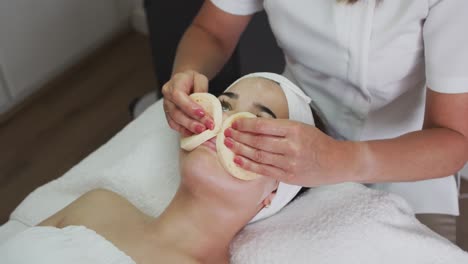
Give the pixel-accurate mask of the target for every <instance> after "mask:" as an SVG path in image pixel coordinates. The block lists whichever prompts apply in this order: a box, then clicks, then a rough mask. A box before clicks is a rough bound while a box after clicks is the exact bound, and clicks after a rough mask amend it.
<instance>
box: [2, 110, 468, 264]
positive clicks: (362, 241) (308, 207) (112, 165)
mask: <svg viewBox="0 0 468 264" xmlns="http://www.w3.org/2000/svg"><path fill="white" fill-rule="evenodd" d="M177 154H178V137H177V135H176V134H175V133H173V132H172V131H170V130H169V128H168V127H167V125H166V122H165V119H164V113H163V110H162V101H159V102H158V103H156V104H155V105H153V106H152V107H150V108H149V109H148V110H147V111H146V112H145V113H144V114H143V115H142V116H140V117H139V118H138V119H137V120H136V121H134V122H132V123H131V124H130V125H129V126H127V127H126V128H125V129H124V130H122V131H121V132H120V133H119V134H118V135H117V136H115V137H114V138H113V139H112V140H111V141H109V142H108V143H107V144H105V145H104V146H102V147H101V148H100V149H99V150H97V151H96V152H94V153H93V154H92V155H90V156H89V157H87V158H86V159H85V160H83V161H82V162H81V163H80V164H78V165H77V166H75V167H74V168H73V169H71V170H70V171H69V172H67V173H66V174H65V175H64V176H62V177H61V178H59V179H57V180H55V181H52V182H50V183H48V184H46V185H44V186H42V187H40V188H38V189H37V190H35V191H34V192H32V193H31V194H30V195H29V196H28V197H27V198H26V199H25V200H24V201H23V202H22V203H21V204H20V205H19V206H18V208H17V209H16V210H15V211H14V212H13V213H12V215H11V219H12V222H10V223H13V222H15V223H16V222H21V223H23V224H25V225H26V226H33V225H36V224H37V223H39V222H40V221H42V220H44V219H45V218H47V217H49V216H50V215H52V214H54V213H55V212H56V211H58V210H60V209H61V208H63V207H65V206H66V205H67V204H69V203H70V202H72V201H73V200H74V199H76V198H78V197H79V196H80V195H81V194H83V193H85V192H87V191H89V190H91V189H94V188H98V187H100V188H107V189H110V190H113V191H115V192H117V193H119V194H121V195H123V196H124V197H126V198H127V199H129V201H131V202H132V203H133V204H135V205H136V206H137V207H138V208H140V209H141V210H143V211H144V212H145V213H147V214H149V215H153V216H157V215H158V214H159V213H161V211H162V210H163V209H164V208H165V207H166V206H167V205H168V203H169V201H170V200H171V198H172V196H173V195H174V194H175V191H176V188H177V186H178V183H179V177H178V160H177V157H178V155H177ZM9 226H12V225H10V224H7V225H5V226H4V227H2V228H0V237H1V234H5V233H8V231H9V230H6V229H7V228H9ZM0 243H1V241H0ZM232 263H242V264H249V263H252V264H253V263H256V264H259V263H269V264H270V263H297V264H300V263H334V264H337V263H360V264H365V263H373V264H374V263H392V264H394V263H455V264H456V263H460V264H461V263H465V264H466V263H468V254H466V253H465V252H463V251H462V250H460V249H459V248H457V247H456V246H454V245H452V244H451V243H450V242H449V241H447V240H445V239H443V238H441V237H440V236H438V235H436V234H435V233H433V232H432V231H430V230H429V229H427V228H426V227H425V226H423V225H422V224H420V223H419V222H417V220H416V219H415V218H414V217H413V215H412V212H411V209H410V208H409V206H408V205H407V204H406V202H405V201H404V200H403V199H401V198H400V197H397V196H395V195H391V194H387V193H384V192H380V191H376V190H370V189H368V188H366V187H364V186H362V185H359V184H352V183H347V184H339V185H334V186H327V187H321V188H316V189H312V190H311V191H309V193H307V194H306V195H304V196H303V197H301V198H299V199H298V200H296V201H294V202H293V203H292V204H291V205H289V206H287V207H286V208H284V209H283V210H282V211H281V212H280V213H278V214H276V215H274V216H272V217H271V218H268V219H266V220H263V221H260V222H257V223H255V224H252V225H249V226H247V227H246V228H245V229H244V230H243V231H242V232H241V233H240V234H239V235H238V237H237V238H236V240H235V241H234V242H233V244H232Z"/></svg>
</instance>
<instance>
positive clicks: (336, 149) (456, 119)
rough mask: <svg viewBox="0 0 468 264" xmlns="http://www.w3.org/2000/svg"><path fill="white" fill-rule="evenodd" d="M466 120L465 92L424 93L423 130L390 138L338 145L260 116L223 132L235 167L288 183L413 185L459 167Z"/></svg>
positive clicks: (465, 155) (466, 140)
mask: <svg viewBox="0 0 468 264" xmlns="http://www.w3.org/2000/svg"><path fill="white" fill-rule="evenodd" d="M467 117H468V93H464V94H441V93H437V92H434V91H431V90H430V89H428V91H427V99H426V115H425V122H424V128H423V129H422V130H421V131H416V132H412V133H408V134H405V135H402V136H400V137H397V138H394V139H386V140H374V141H364V142H352V141H337V140H334V139H332V138H331V137H329V136H327V135H325V134H324V133H323V132H321V131H319V130H318V129H316V128H315V127H312V126H309V125H305V124H300V123H297V122H293V121H289V120H268V119H264V118H254V119H241V120H238V121H236V122H234V123H233V128H232V129H229V130H228V131H226V133H225V134H227V136H229V137H232V139H233V140H234V141H235V143H234V146H233V147H232V150H233V151H234V152H235V153H236V154H237V155H236V157H235V159H234V161H235V162H236V163H238V165H239V166H241V167H243V168H245V169H247V170H250V171H253V172H256V173H259V174H262V175H265V176H270V177H273V178H276V179H278V180H280V181H284V182H288V183H292V184H298V185H303V186H317V185H323V184H333V183H340V182H347V181H354V182H363V183H376V182H399V181H415V180H423V179H431V178H437V177H443V176H448V175H451V174H453V173H454V172H457V171H458V170H460V169H461V168H462V167H463V165H464V164H465V163H466V162H467V159H468V119H467ZM246 132H247V133H246Z"/></svg>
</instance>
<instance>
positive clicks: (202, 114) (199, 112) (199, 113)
mask: <svg viewBox="0 0 468 264" xmlns="http://www.w3.org/2000/svg"><path fill="white" fill-rule="evenodd" d="M195 114H196V115H197V116H199V117H204V116H205V112H204V111H203V110H201V109H197V110H195Z"/></svg>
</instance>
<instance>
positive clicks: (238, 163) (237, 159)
mask: <svg viewBox="0 0 468 264" xmlns="http://www.w3.org/2000/svg"><path fill="white" fill-rule="evenodd" d="M234 163H236V164H237V165H239V166H242V159H241V158H240V157H235V158H234Z"/></svg>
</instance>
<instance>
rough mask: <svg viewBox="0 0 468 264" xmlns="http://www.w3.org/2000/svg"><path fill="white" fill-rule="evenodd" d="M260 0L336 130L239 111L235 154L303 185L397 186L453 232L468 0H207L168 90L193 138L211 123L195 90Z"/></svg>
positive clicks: (424, 215) (465, 134) (300, 79)
mask: <svg viewBox="0 0 468 264" xmlns="http://www.w3.org/2000/svg"><path fill="white" fill-rule="evenodd" d="M261 9H265V11H266V12H267V14H268V18H269V22H270V25H271V28H272V30H273V32H274V35H275V37H276V39H277V42H278V44H279V46H280V47H281V48H282V49H283V52H284V54H285V59H286V68H285V71H284V74H283V75H284V76H286V77H287V78H288V79H290V80H291V81H293V82H294V83H296V84H297V85H298V86H299V87H301V88H302V89H303V90H304V92H305V93H306V94H307V95H309V97H311V98H312V103H311V107H312V108H313V109H314V110H315V112H316V113H317V114H318V115H319V116H320V118H321V119H322V120H323V123H324V124H325V127H326V132H327V133H326V134H325V133H323V132H321V131H319V130H318V129H316V128H315V127H312V126H308V125H305V124H301V123H297V122H294V121H289V120H270V119H264V118H258V119H244V120H240V121H238V122H236V123H234V124H233V127H232V128H231V129H229V130H228V131H227V132H226V135H227V136H228V138H227V139H226V141H225V144H226V145H227V146H228V147H230V148H231V149H232V150H233V151H234V152H235V153H236V154H237V155H236V157H235V162H236V163H237V164H238V165H239V166H241V167H243V168H246V169H248V170H251V171H254V172H257V173H260V174H262V175H265V176H268V177H273V178H276V179H278V180H280V181H285V182H288V183H292V184H297V185H303V186H319V185H325V184H334V183H340V182H348V181H353V182H361V183H367V184H370V186H372V187H374V188H379V189H384V190H388V191H390V192H393V193H396V194H398V195H400V196H402V197H404V198H405V199H406V200H407V201H408V202H409V203H410V205H411V206H412V207H413V209H414V211H415V213H416V214H417V217H418V219H419V220H420V221H421V222H423V223H424V224H426V225H427V226H429V227H430V228H432V229H433V230H434V231H436V232H438V233H440V234H441V235H443V236H445V237H446V238H447V239H449V240H451V241H455V239H456V238H455V235H456V230H455V226H456V225H455V219H456V215H458V213H459V212H458V199H457V194H458V191H457V185H456V179H455V177H453V174H454V173H456V172H457V171H458V170H459V169H460V168H462V167H463V165H464V164H465V163H466V162H467V157H468V45H467V43H468V34H466V27H467V26H468V1H466V0H425V1H424V0H417V1H407V0H380V1H379V0H345V1H333V0H318V1H310V0H295V1H284V0H211V1H209V0H207V1H205V3H204V5H203V7H202V9H201V10H200V12H199V14H198V16H197V17H196V18H195V20H194V21H193V23H192V25H191V26H190V27H189V28H188V30H187V31H186V33H185V35H184V36H183V38H182V41H181V43H180V44H179V47H178V51H177V56H176V61H175V65H174V70H173V77H172V79H171V80H170V81H169V82H168V83H166V84H165V85H164V87H163V94H164V108H165V111H166V117H167V120H168V123H169V125H170V126H171V128H173V129H175V130H177V131H179V132H180V133H181V134H184V135H185V134H190V133H200V132H202V131H204V130H205V129H210V128H211V127H212V126H213V123H212V120H211V119H210V117H209V116H207V115H205V113H204V112H203V110H202V108H201V107H200V106H198V105H197V104H195V103H194V102H192V101H191V100H190V99H189V97H188V94H190V93H192V92H205V91H207V90H208V81H207V80H208V79H211V78H212V77H213V76H214V75H215V74H216V73H217V72H218V71H219V69H220V68H221V67H222V65H223V64H224V63H225V62H226V61H227V59H228V58H229V56H230V55H231V53H232V51H233V49H234V48H235V46H236V44H237V42H238V40H239V37H240V35H241V34H242V32H243V31H244V29H245V28H246V26H247V24H248V23H249V21H250V19H251V17H252V14H254V13H255V12H257V11H259V10H261Z"/></svg>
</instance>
